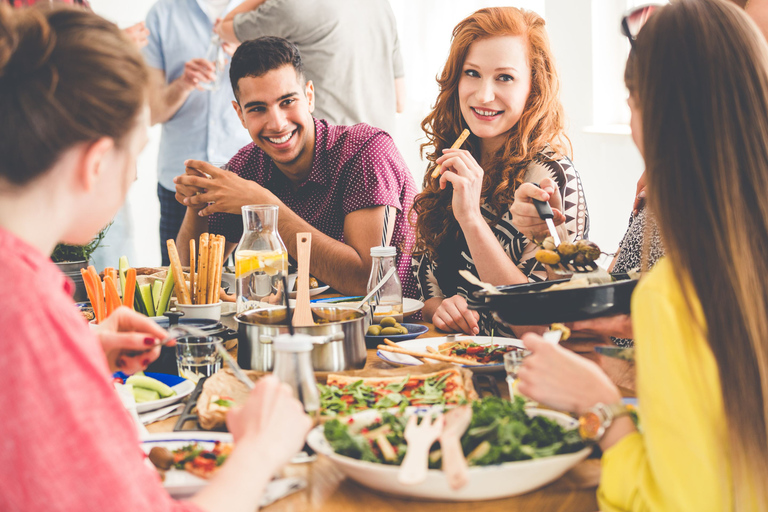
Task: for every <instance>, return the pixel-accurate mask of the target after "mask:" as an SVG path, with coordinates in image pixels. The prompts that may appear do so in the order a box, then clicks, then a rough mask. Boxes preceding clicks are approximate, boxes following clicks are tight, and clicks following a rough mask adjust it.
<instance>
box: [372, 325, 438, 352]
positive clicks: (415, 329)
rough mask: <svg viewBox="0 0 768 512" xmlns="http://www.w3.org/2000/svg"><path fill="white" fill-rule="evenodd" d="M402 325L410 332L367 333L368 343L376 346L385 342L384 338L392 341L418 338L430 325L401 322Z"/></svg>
mask: <svg viewBox="0 0 768 512" xmlns="http://www.w3.org/2000/svg"><path fill="white" fill-rule="evenodd" d="M400 325H402V326H403V327H405V328H406V329H408V334H395V335H391V336H370V335H368V334H366V335H365V342H366V344H368V345H373V346H374V347H375V346H376V345H379V344H381V343H384V338H386V339H388V340H390V341H405V340H412V339H414V338H418V337H419V336H421V335H422V334H424V333H425V332H427V331H429V327H427V326H426V325H421V324H400Z"/></svg>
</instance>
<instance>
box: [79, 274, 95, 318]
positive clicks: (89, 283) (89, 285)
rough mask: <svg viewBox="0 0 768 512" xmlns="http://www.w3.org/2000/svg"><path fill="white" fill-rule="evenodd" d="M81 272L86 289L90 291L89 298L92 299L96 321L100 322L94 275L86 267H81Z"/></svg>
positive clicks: (87, 291)
mask: <svg viewBox="0 0 768 512" xmlns="http://www.w3.org/2000/svg"><path fill="white" fill-rule="evenodd" d="M80 274H82V276H83V282H84V283H85V291H86V293H88V300H89V301H91V306H92V307H93V315H94V317H95V318H96V323H99V317H98V313H97V311H98V307H96V301H97V297H96V284H95V283H94V282H93V276H91V274H90V273H89V272H88V271H87V270H85V269H84V268H81V269H80Z"/></svg>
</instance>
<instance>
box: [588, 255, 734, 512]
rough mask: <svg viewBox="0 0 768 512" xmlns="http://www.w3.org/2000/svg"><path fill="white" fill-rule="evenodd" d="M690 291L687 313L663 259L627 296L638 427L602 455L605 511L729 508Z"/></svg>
mask: <svg viewBox="0 0 768 512" xmlns="http://www.w3.org/2000/svg"><path fill="white" fill-rule="evenodd" d="M690 297H691V303H692V307H693V310H694V315H693V316H692V315H691V313H690V312H689V308H688V306H687V304H686V301H685V298H684V295H683V291H682V289H681V287H680V284H679V283H678V281H677V275H676V273H675V272H674V270H673V268H672V265H671V263H670V262H669V261H668V260H667V259H662V260H661V261H659V263H658V264H657V265H656V267H655V268H654V269H653V271H652V272H651V273H650V274H649V275H648V276H647V277H646V278H645V279H643V281H641V282H640V283H639V284H638V285H637V288H636V290H635V293H634V295H633V296H632V327H633V329H634V333H635V340H636V348H635V360H636V363H637V397H638V404H639V415H640V425H641V429H642V430H643V433H642V434H639V433H634V434H631V435H628V436H626V437H624V438H623V439H622V440H621V441H619V442H618V443H616V444H615V445H614V446H613V447H611V448H610V449H609V450H607V451H606V452H605V454H604V455H603V460H602V480H601V482H600V488H599V489H598V494H597V497H598V501H599V503H600V510H601V511H603V512H609V511H620V510H622V511H623V510H633V511H635V510H637V511H640V510H649V511H675V512H685V511H692V512H693V511H695V512H706V511H710V510H711V511H717V512H722V511H727V510H732V508H733V505H732V499H733V495H732V488H731V484H730V481H731V479H730V477H731V472H730V465H729V462H728V448H727V446H728V441H727V432H726V428H725V421H724V418H725V410H724V409H723V397H722V393H721V390H720V377H719V372H718V369H717V365H716V363H715V359H714V356H713V355H712V351H711V350H710V349H709V345H708V344H707V340H706V339H705V337H704V335H703V333H702V330H701V328H700V327H699V325H701V326H703V325H704V322H703V313H702V311H701V304H700V303H699V301H698V299H697V298H696V297H695V296H694V295H693V294H691V295H690ZM697 320H698V321H697Z"/></svg>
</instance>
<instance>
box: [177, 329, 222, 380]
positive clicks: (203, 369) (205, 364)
mask: <svg viewBox="0 0 768 512" xmlns="http://www.w3.org/2000/svg"><path fill="white" fill-rule="evenodd" d="M217 342H218V343H221V342H222V340H221V338H218V337H216V336H185V337H180V338H176V364H177V366H178V368H179V376H180V377H184V378H185V379H188V380H191V381H192V382H194V383H197V381H199V380H200V379H201V378H203V377H210V376H211V375H213V374H214V373H216V372H217V371H219V370H220V369H221V354H219V352H218V350H217V348H216V343H217Z"/></svg>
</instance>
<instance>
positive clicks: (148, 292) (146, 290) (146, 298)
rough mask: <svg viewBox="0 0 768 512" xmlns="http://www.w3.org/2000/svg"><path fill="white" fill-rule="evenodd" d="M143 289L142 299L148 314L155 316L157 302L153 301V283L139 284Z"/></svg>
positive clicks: (140, 288)
mask: <svg viewBox="0 0 768 512" xmlns="http://www.w3.org/2000/svg"><path fill="white" fill-rule="evenodd" d="M139 290H141V300H142V301H143V302H144V307H145V308H146V309H147V316H155V303H154V302H152V285H150V284H149V283H146V284H142V285H139Z"/></svg>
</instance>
